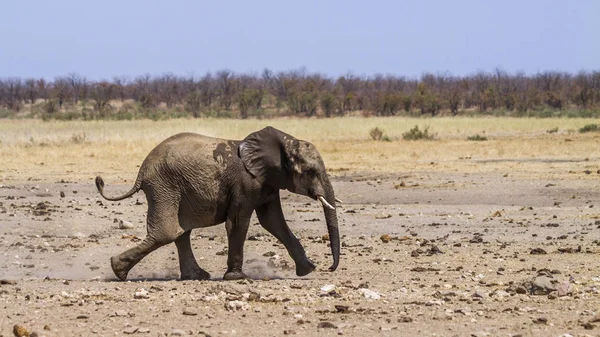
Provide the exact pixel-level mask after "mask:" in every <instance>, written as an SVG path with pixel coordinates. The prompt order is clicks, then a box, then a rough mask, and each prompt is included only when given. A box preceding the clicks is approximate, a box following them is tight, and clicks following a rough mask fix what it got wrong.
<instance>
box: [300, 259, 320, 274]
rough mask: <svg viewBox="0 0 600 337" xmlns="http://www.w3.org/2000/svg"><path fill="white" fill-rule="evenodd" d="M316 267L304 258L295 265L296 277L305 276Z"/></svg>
mask: <svg viewBox="0 0 600 337" xmlns="http://www.w3.org/2000/svg"><path fill="white" fill-rule="evenodd" d="M315 268H316V266H315V265H314V263H312V261H310V260H309V259H308V258H305V259H303V260H301V261H299V262H297V263H296V275H297V276H305V275H308V274H310V273H311V272H312V271H313V270H315Z"/></svg>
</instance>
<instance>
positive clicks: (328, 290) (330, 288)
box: [321, 284, 336, 295]
mask: <svg viewBox="0 0 600 337" xmlns="http://www.w3.org/2000/svg"><path fill="white" fill-rule="evenodd" d="M335 289H336V286H335V285H334V284H327V285H324V286H322V287H321V294H323V295H330V294H333V293H335Z"/></svg>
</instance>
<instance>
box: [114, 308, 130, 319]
mask: <svg viewBox="0 0 600 337" xmlns="http://www.w3.org/2000/svg"><path fill="white" fill-rule="evenodd" d="M115 316H117V317H127V316H129V313H128V312H127V311H125V310H117V311H115Z"/></svg>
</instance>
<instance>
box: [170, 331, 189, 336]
mask: <svg viewBox="0 0 600 337" xmlns="http://www.w3.org/2000/svg"><path fill="white" fill-rule="evenodd" d="M187 334H188V333H187V332H186V331H185V330H181V329H173V330H171V336H185V335H187Z"/></svg>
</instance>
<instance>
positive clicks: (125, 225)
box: [119, 219, 133, 229]
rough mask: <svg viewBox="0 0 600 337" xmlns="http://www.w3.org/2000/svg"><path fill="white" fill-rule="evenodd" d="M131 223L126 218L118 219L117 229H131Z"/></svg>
mask: <svg viewBox="0 0 600 337" xmlns="http://www.w3.org/2000/svg"><path fill="white" fill-rule="evenodd" d="M132 228H133V224H132V223H131V222H129V221H127V220H123V219H119V229H132Z"/></svg>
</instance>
